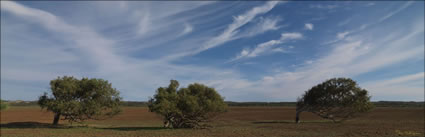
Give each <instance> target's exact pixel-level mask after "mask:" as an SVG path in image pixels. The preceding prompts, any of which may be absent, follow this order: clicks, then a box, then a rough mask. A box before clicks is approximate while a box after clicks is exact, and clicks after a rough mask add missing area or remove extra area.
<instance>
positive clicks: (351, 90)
mask: <svg viewBox="0 0 425 137" xmlns="http://www.w3.org/2000/svg"><path fill="white" fill-rule="evenodd" d="M373 107H374V106H373V104H372V103H371V102H370V96H369V95H368V92H367V90H365V89H362V88H360V87H359V86H358V85H357V83H356V82H355V81H354V80H352V79H349V78H332V79H329V80H327V81H325V82H323V83H321V84H318V85H316V86H314V87H312V88H311V89H310V90H308V91H306V92H305V93H304V95H302V97H301V98H299V99H298V101H297V112H296V122H297V123H298V122H299V114H300V113H301V112H304V111H305V112H311V113H314V114H316V115H318V116H320V117H322V118H325V119H330V120H332V121H334V122H336V121H338V122H341V121H344V120H346V119H349V118H353V117H355V114H357V113H362V112H367V111H370V110H371V109H372V108H373Z"/></svg>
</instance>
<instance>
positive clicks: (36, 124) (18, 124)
mask: <svg viewBox="0 0 425 137" xmlns="http://www.w3.org/2000/svg"><path fill="white" fill-rule="evenodd" d="M0 127H1V128H71V127H70V126H64V125H61V124H59V125H56V126H54V125H52V124H51V123H40V122H33V121H28V122H10V123H6V124H0Z"/></svg>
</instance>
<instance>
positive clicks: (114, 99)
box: [38, 76, 121, 125]
mask: <svg viewBox="0 0 425 137" xmlns="http://www.w3.org/2000/svg"><path fill="white" fill-rule="evenodd" d="M50 89H51V92H52V96H48V94H47V93H44V95H42V96H40V98H39V100H38V104H39V105H40V107H41V108H42V109H43V108H46V109H47V110H48V111H52V112H54V113H55V117H54V120H53V125H57V124H58V122H59V119H60V117H61V116H63V117H64V118H63V119H64V120H68V121H69V122H82V121H84V120H87V119H96V120H97V119H103V118H105V117H111V116H114V115H116V114H118V113H119V112H120V111H121V109H120V102H121V97H119V91H117V90H116V89H114V88H112V85H111V84H110V83H109V82H108V81H106V80H103V79H88V78H83V79H81V80H79V79H76V78H74V77H67V76H64V77H59V78H57V79H54V80H52V81H50Z"/></svg>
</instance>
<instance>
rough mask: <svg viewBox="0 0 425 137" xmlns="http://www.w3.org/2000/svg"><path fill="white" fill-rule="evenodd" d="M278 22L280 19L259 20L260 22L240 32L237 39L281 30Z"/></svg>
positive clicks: (267, 18)
mask: <svg viewBox="0 0 425 137" xmlns="http://www.w3.org/2000/svg"><path fill="white" fill-rule="evenodd" d="M280 20H281V18H280V17H266V18H260V21H258V23H256V24H255V26H253V27H250V28H249V29H247V30H245V31H243V32H241V33H240V35H239V36H238V37H251V36H255V35H258V34H262V33H264V32H267V31H273V30H277V29H279V28H281V26H279V25H278V23H279V21H280Z"/></svg>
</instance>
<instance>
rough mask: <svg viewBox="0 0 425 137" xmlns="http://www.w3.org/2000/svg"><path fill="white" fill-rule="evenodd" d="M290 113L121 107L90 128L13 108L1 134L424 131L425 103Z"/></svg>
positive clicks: (251, 109)
mask: <svg viewBox="0 0 425 137" xmlns="http://www.w3.org/2000/svg"><path fill="white" fill-rule="evenodd" d="M294 115H295V108H294V107H230V108H229V111H228V112H226V113H224V114H222V115H220V116H219V117H217V118H215V119H213V120H212V123H211V125H212V126H213V127H212V128H209V129H165V128H162V127H161V126H162V121H161V118H160V117H159V116H157V115H155V114H154V113H151V112H148V109H147V108H146V107H124V108H123V113H122V114H120V115H117V116H115V117H113V118H111V119H107V120H102V121H87V122H86V123H85V124H86V125H88V127H81V126H76V124H73V126H72V127H61V128H52V127H50V123H51V122H52V120H53V115H52V113H49V112H45V111H41V110H40V108H39V107H11V108H9V109H8V110H6V111H2V112H1V136H2V137H3V136H225V137H226V136H229V137H233V136H267V137H270V136H314V137H317V136H424V109H423V108H375V109H374V110H373V111H371V112H369V113H367V114H363V115H361V116H360V117H358V118H355V119H351V120H348V121H345V122H344V123H332V122H331V121H328V120H323V119H321V118H320V117H317V116H315V115H313V114H311V113H302V114H301V122H302V123H300V124H295V123H294ZM60 124H64V125H69V124H68V122H67V121H60Z"/></svg>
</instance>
